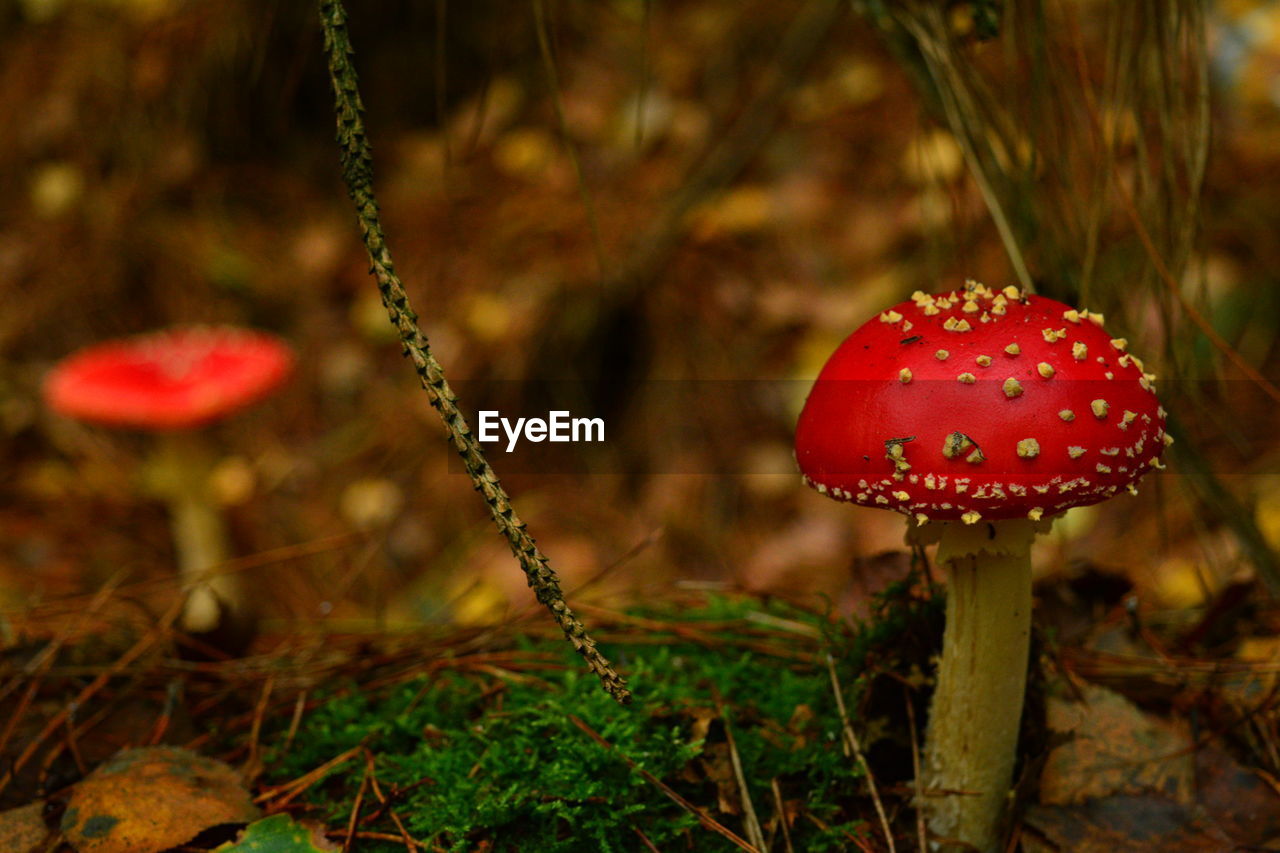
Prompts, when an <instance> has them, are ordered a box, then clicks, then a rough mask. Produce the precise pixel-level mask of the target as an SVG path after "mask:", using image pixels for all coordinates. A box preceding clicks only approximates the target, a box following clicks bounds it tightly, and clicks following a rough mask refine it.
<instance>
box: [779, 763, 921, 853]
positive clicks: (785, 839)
mask: <svg viewBox="0 0 1280 853" xmlns="http://www.w3.org/2000/svg"><path fill="white" fill-rule="evenodd" d="M769 787H770V788H772V789H773V802H774V805H775V808H777V810H778V826H779V827H781V828H782V846H783V847H784V848H785V849H786V853H795V848H794V847H792V846H791V827H790V825H789V823H788V821H787V805H786V803H785V802H783V800H782V788H781V786H779V785H778V777H777V776H774V777H773V779H771V780H770V782H769ZM922 849H923V848H922Z"/></svg>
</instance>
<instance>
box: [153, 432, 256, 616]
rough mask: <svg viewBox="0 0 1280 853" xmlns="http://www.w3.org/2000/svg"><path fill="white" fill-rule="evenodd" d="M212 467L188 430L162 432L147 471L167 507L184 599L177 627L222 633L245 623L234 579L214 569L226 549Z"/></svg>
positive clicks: (206, 451)
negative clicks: (210, 477) (211, 486)
mask: <svg viewBox="0 0 1280 853" xmlns="http://www.w3.org/2000/svg"><path fill="white" fill-rule="evenodd" d="M212 470H213V454H212V453H211V452H210V451H209V449H208V448H207V447H206V446H205V443H204V442H203V441H202V440H201V438H200V436H199V435H197V434H195V433H190V432H168V433H165V434H163V435H162V436H161V439H160V448H159V452H158V453H157V454H156V455H155V457H154V459H152V461H151V463H150V464H149V465H148V470H147V485H148V490H149V491H150V492H151V494H153V495H154V496H155V497H157V498H159V499H160V500H163V501H164V502H165V504H166V505H167V506H168V509H169V524H170V527H171V529H172V531H173V544H174V550H175V552H176V554H177V557H178V568H179V571H180V572H181V576H182V586H183V590H184V592H185V594H186V597H187V600H186V603H185V604H184V605H183V609H182V615H181V617H180V618H179V621H178V625H179V627H180V628H181V629H182V630H183V631H185V632H186V633H188V634H196V635H207V634H211V633H214V632H215V631H217V632H219V633H221V632H222V629H227V628H230V627H232V626H233V625H239V624H240V623H243V622H245V621H247V620H246V610H247V607H246V603H245V600H244V593H243V591H242V590H241V588H240V584H239V579H238V578H237V577H236V576H235V575H231V574H225V573H220V572H218V571H216V569H217V567H218V566H220V565H221V564H222V563H224V562H226V560H227V555H228V553H229V552H228V547H227V529H226V525H225V524H224V522H223V519H222V513H221V511H220V509H219V508H218V506H217V504H216V502H215V500H214V498H213V494H212V492H211V490H210V487H209V475H210V473H211V472H212Z"/></svg>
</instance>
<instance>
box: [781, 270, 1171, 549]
mask: <svg viewBox="0 0 1280 853" xmlns="http://www.w3.org/2000/svg"><path fill="white" fill-rule="evenodd" d="M1102 320H1103V318H1102V316H1101V315H1099V314H1091V313H1089V312H1088V311H1077V310H1075V309H1073V308H1071V307H1070V306H1068V305H1064V304H1063V303H1061V302H1057V301H1054V300H1052V299H1046V298H1044V297H1041V296H1033V295H1024V294H1022V293H1020V292H1019V291H1018V290H1017V288H1014V287H1006V288H1004V289H1003V290H995V289H992V288H988V287H986V286H985V285H982V284H978V283H976V282H972V281H971V282H968V283H966V285H965V287H964V288H962V289H960V290H956V291H951V292H949V293H940V294H934V295H928V294H925V293H923V292H920V291H917V292H916V293H915V294H913V295H912V298H911V299H910V300H909V301H907V302H903V303H901V304H898V305H895V306H893V307H892V308H890V309H888V310H886V311H884V312H882V313H881V314H879V315H878V316H877V317H875V318H873V319H872V320H870V321H869V322H867V323H866V324H864V325H863V326H862V327H861V328H859V329H858V330H857V331H855V332H854V333H853V334H852V335H850V336H849V337H848V338H847V339H846V340H845V341H844V343H842V344H841V345H840V347H839V348H838V349H837V350H836V351H835V353H833V354H832V356H831V358H830V359H829V360H828V361H827V364H826V366H825V367H823V369H822V372H821V374H820V375H819V377H818V380H817V381H816V382H815V383H814V386H813V390H812V391H810V393H809V398H808V400H807V401H806V403H805V407H804V411H803V413H802V414H801V415H800V422H799V424H798V426H797V429H796V459H797V461H798V462H799V464H800V470H801V471H802V472H803V473H804V476H805V481H806V482H807V483H808V484H809V485H811V486H812V487H814V488H815V489H817V490H818V491H819V492H822V493H823V494H825V495H828V496H829V497H833V498H836V499H838V500H845V501H852V502H854V503H858V504H861V505H864V506H871V507H879V508H882V509H892V510H896V511H898V512H902V513H905V514H908V515H911V516H914V517H915V518H916V519H917V520H918V521H920V522H921V523H923V522H924V521H925V520H929V519H936V520H957V519H959V520H963V521H966V522H969V523H973V522H976V521H978V520H980V519H987V520H997V519H1006V518H1032V519H1038V518H1040V517H1042V516H1046V517H1047V516H1052V515H1056V514H1057V513H1060V512H1062V511H1064V510H1066V509H1069V508H1071V507H1073V506H1084V505H1088V504H1093V503H1098V502H1099V501H1103V500H1106V499H1107V498H1109V497H1111V496H1112V495H1114V494H1116V493H1117V492H1119V491H1121V490H1123V489H1125V488H1131V487H1133V485H1134V484H1135V483H1136V482H1137V481H1138V480H1139V479H1140V478H1141V477H1142V476H1143V475H1144V474H1145V473H1146V472H1147V471H1149V470H1150V469H1152V468H1156V467H1161V466H1160V459H1161V456H1162V455H1163V453H1164V449H1165V446H1166V444H1167V443H1169V441H1170V439H1168V437H1167V434H1166V433H1165V413H1164V410H1163V409H1162V408H1161V407H1160V404H1159V401H1158V400H1157V399H1156V394H1155V385H1154V381H1155V377H1154V376H1153V375H1152V374H1150V373H1146V372H1144V366H1143V364H1142V361H1141V360H1140V359H1138V358H1137V357H1135V356H1133V355H1132V354H1131V353H1129V352H1128V351H1127V343H1126V342H1125V341H1124V340H1123V339H1121V338H1113V337H1112V336H1111V335H1109V334H1108V333H1107V332H1106V331H1105V330H1104V329H1103V327H1102ZM942 353H946V355H945V356H944V355H942Z"/></svg>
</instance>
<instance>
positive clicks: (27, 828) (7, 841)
mask: <svg viewBox="0 0 1280 853" xmlns="http://www.w3.org/2000/svg"><path fill="white" fill-rule="evenodd" d="M48 837H49V827H47V826H45V823H44V803H42V802H35V803H32V804H31V805H28V806H19V807H18V808H16V809H9V810H7V811H3V812H0V850H5V851H8V853H31V851H34V850H37V849H39V848H41V847H42V846H43V844H44V841H45V839H46V838H48Z"/></svg>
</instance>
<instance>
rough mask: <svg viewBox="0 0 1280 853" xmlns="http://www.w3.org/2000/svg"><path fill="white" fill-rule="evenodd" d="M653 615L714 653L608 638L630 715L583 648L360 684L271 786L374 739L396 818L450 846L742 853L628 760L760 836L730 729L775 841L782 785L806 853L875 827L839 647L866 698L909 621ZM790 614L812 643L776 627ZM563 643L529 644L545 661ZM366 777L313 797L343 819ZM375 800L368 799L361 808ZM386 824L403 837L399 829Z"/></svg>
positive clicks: (731, 609) (310, 727) (314, 714)
mask: <svg viewBox="0 0 1280 853" xmlns="http://www.w3.org/2000/svg"><path fill="white" fill-rule="evenodd" d="M761 613H764V614H766V618H765V620H764V621H762V620H761V619H760V617H759V614H761ZM753 614H756V615H754V616H753ZM645 616H646V617H647V618H649V619H653V620H666V621H667V622H669V623H670V624H673V625H674V624H678V625H679V626H680V627H681V628H682V629H689V630H688V631H685V633H684V636H685V637H689V631H693V632H695V633H696V634H697V638H696V639H698V640H699V642H690V641H689V640H688V639H682V638H681V637H680V635H679V634H678V633H671V634H666V632H664V631H663V630H662V629H661V627H658V628H651V629H648V630H645V631H641V632H638V633H633V634H631V635H629V636H631V637H633V638H634V640H635V641H634V642H631V643H627V642H625V641H623V642H617V641H614V640H610V641H609V642H608V644H607V645H608V650H609V653H610V654H611V655H613V656H614V657H615V658H616V659H617V662H618V663H619V664H620V665H621V666H622V667H623V668H624V669H625V670H626V671H627V673H628V676H629V678H630V681H631V684H632V685H633V687H634V688H635V702H634V704H633V705H631V706H630V707H627V708H623V707H620V706H618V705H617V704H616V703H614V702H613V700H612V699H610V698H609V697H608V696H607V695H606V694H604V692H603V691H601V689H600V685H599V683H598V682H597V681H596V680H595V679H594V678H593V677H591V676H590V675H589V674H587V673H584V672H583V671H582V669H581V666H580V662H579V661H578V660H577V659H576V658H575V657H574V656H573V655H572V654H565V655H564V658H563V660H561V661H556V662H555V663H554V664H551V665H546V666H541V667H539V668H538V669H537V670H536V671H535V672H533V673H532V675H534V676H535V677H521V676H515V675H512V676H508V677H500V676H499V675H489V674H485V675H477V674H475V670H474V669H472V670H466V669H463V668H461V667H460V668H458V669H456V670H447V671H441V672H437V673H436V674H434V675H432V676H430V677H429V678H428V677H419V678H415V679H413V680H411V681H407V682H405V683H402V684H400V685H398V686H396V687H394V688H389V689H384V690H378V691H363V690H361V689H360V686H359V685H358V684H355V683H351V684H347V685H343V686H342V687H341V688H337V689H334V690H333V691H332V693H331V694H330V695H329V697H328V699H327V701H325V702H324V703H323V704H322V705H321V706H320V707H318V708H316V709H314V710H313V711H311V712H309V713H308V714H307V715H306V716H305V717H304V719H303V724H302V728H301V730H300V731H299V732H298V734H297V736H296V737H295V740H294V743H293V745H292V747H291V748H290V749H289V750H288V751H287V752H284V753H283V754H275V755H271V754H269V755H268V756H267V762H266V766H267V767H268V768H270V776H271V779H272V780H273V781H277V782H278V781H284V780H288V779H290V778H294V777H296V776H300V775H302V774H303V773H306V772H307V771H309V770H311V769H312V768H314V767H316V766H318V765H320V764H323V763H324V762H325V761H327V760H329V759H331V758H333V757H334V756H335V755H338V754H340V753H341V752H343V751H344V750H347V749H349V748H351V747H353V746H356V745H358V744H361V743H364V744H366V745H367V746H368V747H369V749H370V750H371V752H372V753H373V755H374V756H375V761H374V767H375V771H376V774H377V780H378V783H379V784H380V785H381V786H382V788H383V790H384V792H385V791H398V792H399V793H398V795H397V796H396V797H395V800H394V808H395V811H396V814H397V816H398V817H399V818H400V819H401V820H402V821H403V822H404V824H405V827H406V828H407V829H408V831H409V832H410V833H411V834H412V835H413V836H414V837H415V838H417V839H419V840H420V841H430V842H432V843H434V844H437V845H439V846H440V847H442V848H444V849H449V850H458V851H463V850H472V849H481V848H482V842H485V843H490V844H492V847H491V848H486V849H494V850H533V849H536V850H539V851H565V853H571V851H584V853H586V851H590V852H591V853H596V851H623V850H643V849H646V848H645V847H644V844H643V842H642V840H641V837H640V834H639V832H643V834H644V837H645V838H647V839H648V840H649V841H650V842H651V843H653V844H654V845H656V846H657V847H658V848H659V849H664V850H665V849H682V850H683V849H696V850H699V851H719V850H732V849H735V848H734V846H733V845H732V844H731V843H730V842H729V841H727V840H726V839H724V838H722V837H721V836H719V835H717V834H714V833H712V832H710V831H708V830H707V829H705V828H703V827H701V826H699V825H698V821H697V819H696V818H695V817H694V816H692V815H690V814H689V813H688V811H686V810H685V809H683V808H681V807H680V806H679V805H677V804H676V803H675V802H673V801H672V799H670V798H669V797H668V796H667V795H666V794H664V792H663V791H662V790H660V788H659V787H658V786H657V785H655V784H654V783H653V782H651V781H648V780H646V779H645V778H644V777H643V776H642V775H641V774H640V773H639V772H637V770H635V769H632V767H630V766H628V763H627V761H626V760H625V759H624V757H623V756H625V757H626V758H629V759H630V760H631V761H632V762H634V764H635V765H636V766H637V767H638V768H642V769H643V770H645V771H648V773H650V774H652V775H653V776H656V777H657V778H659V779H661V780H662V781H663V782H664V783H665V784H667V785H668V786H670V787H671V788H672V789H674V790H675V791H676V792H678V793H679V794H680V795H681V796H683V797H685V798H686V799H688V800H689V801H691V802H693V803H695V804H696V805H697V806H698V807H699V808H702V809H703V810H704V811H705V812H706V813H707V814H708V815H709V816H711V817H712V818H714V819H715V820H717V821H719V822H720V823H722V824H724V825H725V826H726V827H728V828H729V829H731V830H732V831H734V832H736V833H738V834H739V835H744V836H745V829H744V825H743V819H742V817H741V814H739V813H737V812H738V807H739V803H740V799H739V793H738V789H737V786H736V783H735V782H734V781H733V775H732V768H731V764H730V761H729V748H728V741H727V737H726V725H727V726H728V728H729V729H730V731H731V733H732V736H733V739H734V744H735V746H736V748H737V751H738V754H739V756H740V759H741V763H742V767H743V775H744V777H745V779H746V780H747V784H748V787H749V790H750V794H751V798H752V801H753V803H754V805H755V810H756V813H757V814H758V816H759V818H760V821H761V823H763V824H766V832H768V829H767V826H768V825H769V823H770V821H771V820H773V819H774V818H775V817H776V814H777V807H776V800H775V797H774V794H773V783H774V780H776V782H777V785H778V788H779V790H780V791H781V793H782V797H783V799H784V801H786V802H787V804H788V806H787V807H788V810H789V811H790V812H792V813H793V814H797V815H799V816H798V817H797V818H796V819H795V820H794V822H793V825H792V826H791V828H790V829H791V835H792V843H793V845H794V847H795V849H802V850H810V851H822V850H840V849H846V848H848V847H849V846H850V843H851V842H850V838H851V837H854V836H859V835H864V834H867V833H869V832H870V828H869V826H868V825H866V824H865V823H864V821H863V813H862V811H861V809H860V807H858V806H857V802H858V801H859V800H860V798H861V797H862V796H863V794H864V792H865V786H863V785H861V784H860V782H859V777H860V776H861V772H860V770H859V769H858V768H857V766H856V764H855V762H854V761H853V760H852V759H850V758H847V757H846V756H845V755H844V754H843V751H842V749H841V747H840V721H839V715H838V713H837V711H836V707H835V699H834V696H833V693H832V688H831V683H830V679H829V676H828V673H827V668H826V663H825V661H826V652H827V651H828V650H830V651H831V652H832V653H833V655H834V656H835V657H836V659H837V660H839V661H840V662H841V663H840V669H841V670H842V678H846V679H847V680H846V681H845V686H846V688H850V687H852V686H853V685H854V684H855V683H857V682H858V668H859V667H861V666H862V664H863V662H864V661H865V660H866V659H867V656H868V655H869V654H871V651H870V650H871V648H872V646H871V645H870V643H871V642H872V640H875V641H879V642H883V641H884V640H885V639H886V637H887V636H891V635H892V634H893V630H894V629H893V626H894V625H899V627H900V620H899V622H895V621H894V620H893V619H889V620H887V624H888V625H889V627H885V624H880V625H878V626H877V627H876V628H875V629H874V632H870V631H867V630H858V631H849V630H846V629H842V628H841V627H840V626H838V625H834V624H832V623H830V622H829V621H828V620H826V619H824V618H823V617H821V616H820V615H816V614H812V613H808V612H805V611H802V610H798V609H796V608H793V607H789V606H785V605H781V604H769V605H764V604H762V603H760V602H758V601H730V600H713V601H711V602H709V603H708V604H707V605H706V606H705V607H704V608H702V609H700V610H698V611H696V612H693V613H688V612H685V613H681V614H679V615H678V616H677V615H676V614H674V613H665V614H664V613H655V612H654V611H648V612H646V613H645ZM778 618H781V619H785V620H788V621H789V622H791V623H800V624H801V625H802V626H803V628H804V629H807V630H808V632H809V633H804V632H803V631H801V632H795V631H792V632H788V631H786V630H779V629H776V628H771V627H769V622H768V619H778ZM651 624H652V623H651ZM814 629H817V630H814ZM549 648H555V647H554V646H553V645H552V644H550V643H547V642H545V641H531V640H528V639H523V640H519V641H517V649H519V650H523V651H526V652H528V653H529V654H530V656H532V655H533V654H534V653H546V652H547V650H548V649H549ZM846 698H847V699H848V698H849V697H846ZM572 717H577V718H578V719H580V720H581V721H582V722H584V723H585V724H586V725H587V726H589V727H590V728H591V729H593V730H594V731H595V732H597V733H598V734H599V735H600V736H601V737H602V738H604V740H606V741H607V742H608V743H609V744H611V745H612V746H613V747H614V749H606V748H605V747H603V746H601V745H600V744H599V743H597V742H596V741H595V740H594V739H592V738H591V737H590V736H588V735H587V734H586V733H585V732H584V731H583V730H582V729H581V728H580V727H579V726H577V725H575V724H574V722H573V721H572ZM277 739H278V738H277ZM268 742H270V741H268ZM362 774H363V765H362V763H361V762H358V761H357V762H349V763H347V764H346V765H343V766H342V767H339V768H337V769H335V770H334V772H333V773H331V774H330V776H329V777H328V778H327V779H325V780H324V781H323V782H322V783H320V784H317V785H315V786H313V787H312V788H311V790H310V791H309V792H308V796H309V797H310V800H311V802H312V803H313V804H314V805H315V806H317V807H318V808H317V811H318V812H319V816H322V817H323V818H324V819H326V820H328V821H329V822H330V823H331V824H335V825H343V824H345V823H346V821H347V819H348V818H349V816H350V809H351V807H352V804H353V802H354V800H355V797H356V794H357V792H358V791H359V789H360V785H361V778H362ZM373 802H374V801H373V800H372V799H371V798H370V797H369V796H368V795H366V799H365V806H364V809H363V813H365V814H367V813H368V812H369V811H370V810H371V809H372V808H374V806H373V805H372V803H373ZM377 828H378V829H379V830H380V831H390V832H392V833H395V832H396V830H395V829H394V828H392V825H391V824H390V823H389V822H388V821H386V820H383V821H382V822H381V823H380V824H378V826H377ZM637 830H639V832H637ZM361 849H362V850H363V849H368V850H375V851H376V850H382V849H385V850H398V849H403V845H402V844H391V843H387V844H383V845H379V844H378V843H366V844H362V846H361Z"/></svg>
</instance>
